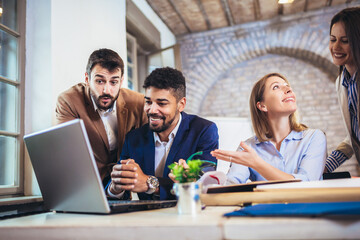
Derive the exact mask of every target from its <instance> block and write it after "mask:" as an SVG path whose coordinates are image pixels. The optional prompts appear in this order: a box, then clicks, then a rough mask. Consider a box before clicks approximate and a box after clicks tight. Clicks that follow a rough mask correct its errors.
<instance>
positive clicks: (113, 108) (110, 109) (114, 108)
mask: <svg viewBox="0 0 360 240" xmlns="http://www.w3.org/2000/svg"><path fill="white" fill-rule="evenodd" d="M91 101H92V103H93V106H94V110H95V111H96V112H98V113H100V114H105V113H116V107H114V106H116V100H115V102H114V104H113V105H112V107H111V108H109V109H107V110H101V109H99V108H98V106H97V105H96V103H95V100H94V98H93V96H91Z"/></svg>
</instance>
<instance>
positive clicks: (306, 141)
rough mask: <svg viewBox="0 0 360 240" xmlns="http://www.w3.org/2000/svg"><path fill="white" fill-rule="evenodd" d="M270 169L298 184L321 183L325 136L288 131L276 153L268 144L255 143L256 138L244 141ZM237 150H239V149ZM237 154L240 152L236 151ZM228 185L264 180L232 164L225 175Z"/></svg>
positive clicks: (244, 168) (324, 157)
mask: <svg viewBox="0 0 360 240" xmlns="http://www.w3.org/2000/svg"><path fill="white" fill-rule="evenodd" d="M245 143H246V144H247V145H249V146H250V147H252V148H253V149H255V151H256V153H257V154H258V155H259V157H261V158H262V159H263V160H265V161H266V162H267V163H269V164H271V165H272V166H274V167H276V168H278V169H280V170H281V171H283V172H286V173H288V174H291V175H293V176H294V177H295V179H301V180H302V181H314V180H321V179H322V173H323V171H324V167H325V161H326V156H327V150H326V137H325V134H324V133H323V132H322V131H320V130H318V129H306V130H304V131H301V132H296V131H291V132H290V134H289V135H288V136H287V137H286V138H285V139H284V140H283V142H282V143H281V147H280V151H278V150H277V149H276V147H275V145H274V144H273V143H271V142H270V141H266V142H259V140H258V139H257V137H256V136H254V137H252V138H249V139H248V140H246V141H245ZM239 148H240V147H239ZM238 151H241V150H239V149H238ZM227 177H228V183H233V184H236V183H245V182H246V181H247V180H248V179H250V180H251V181H263V180H266V179H265V178H263V177H262V176H261V175H260V174H259V173H258V172H256V171H255V170H254V169H251V168H249V167H246V166H243V165H240V164H236V163H232V165H231V166H230V169H229V172H228V174H227Z"/></svg>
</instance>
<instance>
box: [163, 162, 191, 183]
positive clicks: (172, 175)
mask: <svg viewBox="0 0 360 240" xmlns="http://www.w3.org/2000/svg"><path fill="white" fill-rule="evenodd" d="M175 164H178V165H181V166H183V167H184V168H185V169H186V168H189V166H188V165H187V163H186V161H185V160H184V159H180V160H179V162H178V163H175ZM168 176H169V178H170V179H171V180H172V181H173V182H175V183H178V182H179V181H177V180H175V175H174V174H173V173H172V171H171V172H170V173H169V175H168Z"/></svg>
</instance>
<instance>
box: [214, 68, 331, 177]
mask: <svg viewBox="0 0 360 240" xmlns="http://www.w3.org/2000/svg"><path fill="white" fill-rule="evenodd" d="M296 109H297V106H296V96H295V93H294V92H293V91H292V89H291V87H290V84H289V82H288V80H287V79H286V78H285V77H284V76H282V75H281V74H279V73H270V74H267V75H265V76H264V77H263V78H261V79H260V80H259V81H258V82H256V83H255V85H254V87H253V89H252V92H251V96H250V111H251V119H252V125H253V129H254V131H255V135H256V136H254V137H252V138H250V139H248V140H247V141H246V142H241V143H240V146H239V148H238V150H237V151H236V152H234V151H224V150H220V149H217V150H214V151H212V152H211V154H212V155H213V156H214V157H216V158H217V159H220V160H225V161H230V162H231V163H232V164H231V166H230V170H229V172H228V174H227V176H228V181H229V182H230V183H245V182H246V181H247V180H248V179H250V180H252V181H260V180H288V179H301V180H302V181H312V180H320V179H321V178H322V173H323V170H324V166H325V161H326V137H325V135H324V133H323V132H322V131H320V130H316V129H309V128H307V127H306V126H305V125H303V124H300V123H299V122H298V120H297V118H296V115H297V114H296V113H297V112H296Z"/></svg>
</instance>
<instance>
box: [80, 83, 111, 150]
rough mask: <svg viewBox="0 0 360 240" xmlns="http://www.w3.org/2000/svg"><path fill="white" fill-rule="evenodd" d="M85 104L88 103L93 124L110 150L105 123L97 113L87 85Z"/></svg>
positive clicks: (87, 108) (88, 110)
mask: <svg viewBox="0 0 360 240" xmlns="http://www.w3.org/2000/svg"><path fill="white" fill-rule="evenodd" d="M85 102H86V105H87V106H86V110H87V112H88V115H89V116H90V118H91V119H92V123H93V124H94V126H95V128H96V130H97V131H98V133H99V135H100V137H101V139H102V141H103V142H104V144H105V146H106V148H107V149H108V150H109V141H108V138H107V135H106V131H105V127H104V123H103V122H102V120H101V117H100V115H99V114H98V113H97V112H96V111H95V109H94V104H93V102H92V100H91V97H90V88H89V87H88V86H87V85H86V88H85Z"/></svg>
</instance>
